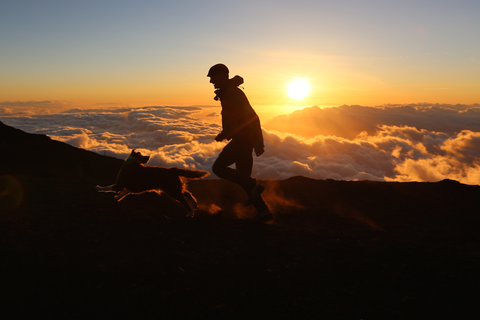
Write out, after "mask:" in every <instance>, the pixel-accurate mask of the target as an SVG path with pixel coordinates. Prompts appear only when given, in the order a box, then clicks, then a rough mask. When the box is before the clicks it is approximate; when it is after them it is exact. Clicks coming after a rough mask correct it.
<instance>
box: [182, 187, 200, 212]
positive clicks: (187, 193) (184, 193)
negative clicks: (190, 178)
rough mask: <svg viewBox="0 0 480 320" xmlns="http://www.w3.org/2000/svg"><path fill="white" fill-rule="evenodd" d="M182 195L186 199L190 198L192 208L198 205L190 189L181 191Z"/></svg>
mask: <svg viewBox="0 0 480 320" xmlns="http://www.w3.org/2000/svg"><path fill="white" fill-rule="evenodd" d="M183 196H184V197H185V198H187V199H190V200H191V201H192V202H193V209H197V207H198V203H197V199H195V197H194V196H193V195H192V194H191V193H190V191H187V190H185V191H183Z"/></svg>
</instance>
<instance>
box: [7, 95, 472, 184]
mask: <svg viewBox="0 0 480 320" xmlns="http://www.w3.org/2000/svg"><path fill="white" fill-rule="evenodd" d="M60 104H61V103H60ZM47 105H48V103H47ZM30 106H31V105H30ZM9 108H10V109H9ZM12 110H13V109H11V105H5V103H4V104H3V105H2V103H0V121H2V122H4V123H5V124H8V125H11V126H13V127H15V128H19V129H22V130H24V131H26V132H30V133H41V134H46V135H48V136H50V137H51V138H52V139H56V140H60V141H64V142H66V143H68V144H71V145H74V146H76V147H80V148H84V149H87V150H91V151H95V152H98V153H100V154H104V155H108V156H113V157H117V158H121V159H124V158H126V157H127V156H128V154H129V153H130V151H131V149H138V150H139V151H142V153H145V154H148V155H150V156H151V160H150V162H149V165H156V166H177V167H184V168H197V169H203V170H208V171H211V167H212V164H213V162H214V161H215V159H216V157H217V156H218V153H219V152H220V151H221V150H222V148H223V147H224V146H225V142H216V141H214V137H215V136H216V135H217V134H218V133H219V132H220V131H221V125H220V117H219V114H218V112H214V113H212V114H210V117H203V118H202V117H199V114H200V113H201V111H202V107H140V108H129V107H123V108H100V109H88V110H81V109H72V110H67V111H58V112H55V109H52V108H46V109H45V110H49V111H48V112H40V113H38V112H37V113H35V112H31V109H28V110H30V111H29V112H21V111H19V109H18V106H17V107H16V109H15V110H14V112H12ZM52 110H54V111H53V112H52ZM59 110H60V109H59ZM217 110H218V111H220V109H217ZM262 125H263V134H264V140H265V146H266V151H265V153H264V154H263V155H262V156H260V157H255V164H254V169H253V176H255V177H256V178H258V179H261V180H264V179H286V178H289V177H292V176H297V175H302V176H306V177H310V178H315V179H335V180H374V181H431V182H435V181H440V180H443V179H453V180H457V181H460V182H462V183H466V184H479V183H480V105H478V104H475V105H445V104H444V105H439V104H435V105H432V104H410V105H386V106H377V107H365V106H340V107H334V108H325V109H321V108H318V107H311V108H306V109H303V110H299V111H296V112H294V113H291V114H288V115H282V116H278V117H275V118H273V119H271V120H269V121H265V122H263V123H262ZM211 177H212V178H215V175H211Z"/></svg>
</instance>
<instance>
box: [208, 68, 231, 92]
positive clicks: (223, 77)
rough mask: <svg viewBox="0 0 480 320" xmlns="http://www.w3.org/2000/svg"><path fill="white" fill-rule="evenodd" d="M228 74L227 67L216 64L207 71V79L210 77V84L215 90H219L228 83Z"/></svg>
mask: <svg viewBox="0 0 480 320" xmlns="http://www.w3.org/2000/svg"><path fill="white" fill-rule="evenodd" d="M228 73H229V71H228V68H227V66H226V65H224V64H222V63H218V64H216V65H214V66H213V67H211V68H210V70H208V74H207V77H210V83H212V84H213V86H214V87H215V88H220V87H221V86H222V85H223V84H224V83H226V82H227V81H228Z"/></svg>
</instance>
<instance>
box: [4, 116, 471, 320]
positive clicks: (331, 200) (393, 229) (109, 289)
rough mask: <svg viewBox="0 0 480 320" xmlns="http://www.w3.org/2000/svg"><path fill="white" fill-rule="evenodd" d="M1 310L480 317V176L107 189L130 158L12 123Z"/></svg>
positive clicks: (93, 314) (152, 315)
mask: <svg viewBox="0 0 480 320" xmlns="http://www.w3.org/2000/svg"><path fill="white" fill-rule="evenodd" d="M0 148H1V150H2V157H1V159H0V212H1V214H0V237H1V246H0V253H1V257H2V258H1V262H0V263H1V264H0V268H1V273H0V281H1V282H0V283H1V288H2V292H3V294H2V307H1V308H0V318H1V319H31V318H34V317H35V318H41V317H43V318H46V317H48V318H49V319H55V318H64V319H87V318H90V319H93V318H95V319H101V318H104V319H245V318H247V317H255V318H258V319H261V318H263V319H408V318H417V319H422V318H423V319H427V317H428V318H434V317H436V318H456V319H459V318H466V316H467V315H468V316H470V317H472V318H473V316H474V315H475V314H476V315H477V316H478V313H479V312H478V307H477V306H476V305H477V304H478V302H477V300H478V287H479V285H480V276H479V267H480V247H479V243H480V242H479V240H480V235H479V232H478V229H479V227H480V218H479V214H478V211H479V210H478V198H479V195H480V187H479V186H469V185H463V184H460V183H458V182H456V181H451V180H444V181H440V182H436V183H387V182H371V181H355V182H352V181H334V180H314V179H308V178H305V177H292V178H290V179H286V180H281V181H262V182H261V183H262V184H264V185H265V186H266V187H267V189H266V191H265V193H264V195H265V199H266V201H267V203H268V205H269V206H270V207H271V208H272V211H273V213H274V216H275V220H274V223H271V224H266V223H254V222H250V221H248V217H251V216H252V215H253V214H254V212H252V211H251V209H250V208H245V207H244V206H243V205H242V203H243V201H245V200H246V199H245V196H244V195H243V194H242V191H241V190H240V188H239V187H237V186H236V185H233V184H231V183H229V182H225V181H222V180H215V179H211V180H199V181H193V182H191V183H190V184H189V185H190V190H191V191H192V193H193V194H194V196H195V197H196V198H197V199H198V202H199V204H200V207H199V209H198V210H197V212H196V216H195V217H194V218H191V219H187V218H185V215H186V212H185V211H184V208H183V207H182V206H181V205H180V204H178V203H176V202H174V201H172V200H171V199H169V198H168V197H166V196H164V195H161V196H158V195H157V194H155V193H147V194H142V195H130V196H127V197H126V198H125V199H124V200H122V201H121V202H116V201H114V200H113V194H112V193H98V192H96V191H95V185H97V184H111V183H113V182H114V180H115V177H116V173H117V171H118V169H119V168H120V166H121V164H122V161H121V160H118V159H114V158H110V157H104V156H101V155H98V154H95V153H92V152H88V151H85V150H81V149H77V148H75V147H72V146H69V145H66V144H63V143H61V142H57V141H52V140H50V139H49V138H48V137H46V136H42V135H33V134H27V133H25V132H22V131H20V130H17V129H14V128H11V127H9V126H6V125H4V124H2V123H1V122H0Z"/></svg>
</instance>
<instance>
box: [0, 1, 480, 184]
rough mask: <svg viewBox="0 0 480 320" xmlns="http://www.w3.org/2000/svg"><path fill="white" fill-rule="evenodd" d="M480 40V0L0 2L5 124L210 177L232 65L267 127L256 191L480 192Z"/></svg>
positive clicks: (0, 108) (0, 99)
mask: <svg viewBox="0 0 480 320" xmlns="http://www.w3.org/2000/svg"><path fill="white" fill-rule="evenodd" d="M479 31H480V2H479V1H477V0H475V1H473V0H472V1H467V0H456V1H443V0H436V1H430V0H426V1H421V0H417V1H410V0H403V1H389V0H382V1H380V0H366V1H359V0H355V1H354V0H338V1H323V0H315V1H307V0H296V1H281V0H277V1H259V0H257V1H249V0H246V1H226V0H224V1H209V0H205V1H182V0H175V1H125V0H116V1H102V0H96V1H89V0H84V1H65V0H63V1H52V0H44V1H24V0H17V1H3V2H1V3H0V44H1V47H0V121H2V122H4V123H5V124H8V125H11V126H14V127H16V128H19V129H22V130H25V131H27V132H33V133H41V134H46V135H48V136H50V137H51V138H52V139H55V140H59V141H64V142H66V143H69V144H71V145H74V146H77V147H80V148H84V149H87V150H91V151H95V152H98V153H100V154H105V155H110V156H114V157H118V158H121V159H124V158H126V156H127V155H128V154H129V153H130V151H131V149H133V148H137V149H138V150H140V151H142V152H143V153H145V154H148V155H150V156H151V160H150V162H149V164H150V165H160V166H178V167H184V168H198V169H203V170H209V171H211V166H212V164H213V162H214V161H215V159H216V157H217V156H218V153H219V152H220V151H221V150H222V148H223V146H224V145H225V144H224V143H220V142H216V141H214V137H215V136H216V134H218V133H219V132H220V131H221V122H220V119H221V118H220V107H219V103H218V102H216V101H214V100H213V97H214V94H213V87H212V85H211V84H210V83H209V79H208V77H206V74H207V72H208V69H209V68H210V67H211V66H212V65H214V64H216V63H225V64H226V65H227V66H228V67H229V69H230V72H231V76H233V75H237V74H238V75H240V76H242V77H243V78H244V80H245V83H244V84H243V85H242V88H243V90H244V91H245V93H246V94H247V96H248V98H249V100H250V102H251V104H252V106H253V107H254V109H255V110H256V112H257V113H258V115H259V116H260V119H261V123H262V127H263V134H264V140H265V145H266V151H265V153H264V154H263V155H262V156H261V157H258V158H257V157H255V164H254V169H253V176H255V177H257V178H258V179H286V178H289V177H291V176H295V175H303V176H306V177H311V178H315V179H336V180H374V181H431V182H435V181H440V180H442V179H453V180H457V181H460V182H462V183H467V184H479V183H480V104H479V103H480V37H479V34H478V33H479ZM298 78H301V79H306V80H307V81H308V83H309V84H310V94H309V95H308V96H306V97H305V98H304V99H300V100H294V99H292V98H290V97H289V96H288V93H287V88H288V84H289V83H291V82H292V81H294V80H295V79H298ZM32 159H34V155H32ZM210 178H215V176H214V175H211V177H210Z"/></svg>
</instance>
